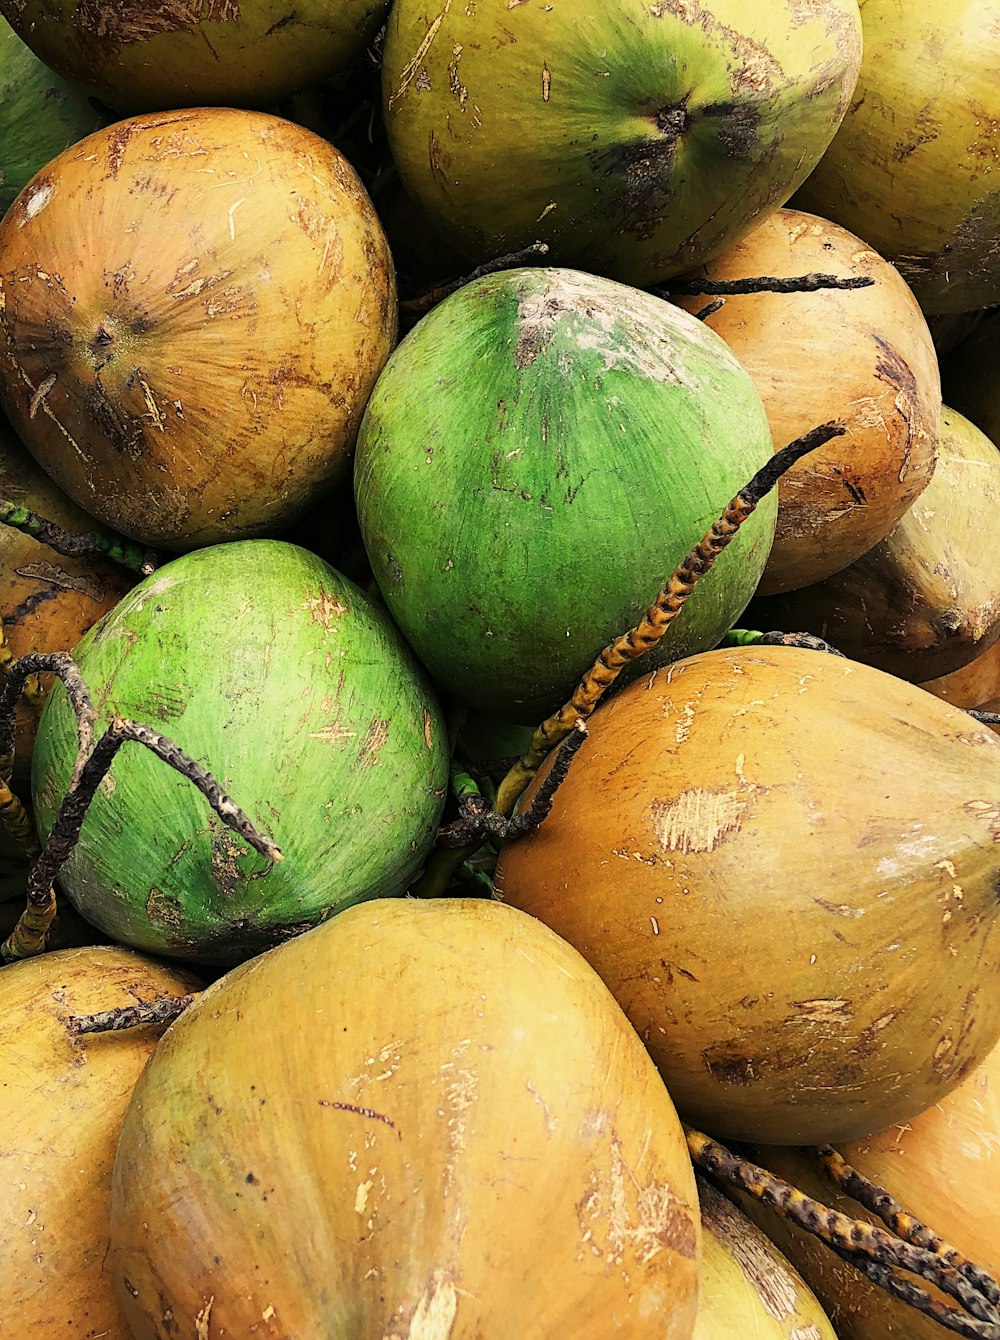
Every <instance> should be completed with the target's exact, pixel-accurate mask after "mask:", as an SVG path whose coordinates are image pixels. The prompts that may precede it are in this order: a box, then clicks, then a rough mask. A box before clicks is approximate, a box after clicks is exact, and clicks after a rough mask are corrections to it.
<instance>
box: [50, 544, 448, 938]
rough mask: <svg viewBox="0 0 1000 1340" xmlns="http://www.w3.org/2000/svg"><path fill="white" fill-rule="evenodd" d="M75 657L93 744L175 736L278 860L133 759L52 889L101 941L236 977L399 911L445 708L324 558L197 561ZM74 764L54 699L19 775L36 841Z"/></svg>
mask: <svg viewBox="0 0 1000 1340" xmlns="http://www.w3.org/2000/svg"><path fill="white" fill-rule="evenodd" d="M74 655H75V658H76V660H77V662H78V664H79V667H80V670H81V672H82V675H83V678H84V680H85V682H86V683H87V685H88V687H89V689H90V691H91V694H92V695H93V698H94V701H95V704H96V706H97V709H98V723H97V724H98V730H100V729H101V728H102V727H104V726H106V725H107V724H108V723H109V721H110V719H111V717H112V716H113V715H114V714H116V713H118V714H121V715H123V716H126V717H131V718H135V719H138V720H140V721H144V722H146V723H148V724H149V725H151V726H152V727H153V728H154V729H156V730H158V731H161V732H162V733H163V734H165V735H167V736H169V737H170V738H171V739H172V740H174V741H175V742H176V743H177V744H178V745H180V747H181V748H182V749H184V750H186V751H187V753H189V754H190V755H192V756H193V757H194V758H195V759H197V760H198V761H199V762H200V763H201V764H203V765H204V766H205V767H207V768H208V769H209V770H210V771H211V772H212V773H213V774H214V776H215V777H216V778H217V779H218V780H219V782H220V783H221V784H222V785H223V787H224V788H225V789H226V790H227V791H228V793H229V794H230V795H231V796H232V797H233V799H234V800H235V801H236V802H237V804H239V805H240V806H241V807H242V808H243V810H244V811H245V813H247V814H248V815H249V817H250V818H251V819H252V820H253V821H254V822H255V823H256V824H257V825H258V827H259V828H261V829H262V830H264V831H265V832H266V833H267V834H268V835H269V836H270V837H272V838H273V839H274V840H275V841H276V842H277V843H278V845H279V847H280V848H281V849H282V851H283V853H284V860H282V861H280V862H278V863H275V864H272V863H271V862H270V861H269V860H268V859H266V858H263V857H261V856H259V855H258V854H257V853H256V852H254V851H252V850H251V849H250V848H249V847H248V846H247V845H246V844H245V843H244V842H243V841H242V839H240V838H237V837H235V836H234V835H233V834H232V833H231V832H230V830H229V829H228V828H225V827H223V826H222V824H221V823H220V821H218V820H217V819H216V817H215V816H214V814H213V813H212V811H211V810H210V809H209V808H208V805H207V802H206V801H205V800H204V798H203V797H202V796H201V794H200V793H199V792H198V791H196V790H195V788H194V787H193V786H192V785H191V784H190V782H188V781H187V780H186V779H185V778H183V777H181V776H180V775H179V774H178V773H176V772H174V771H173V770H172V769H170V768H168V767H166V766H165V765H164V764H163V763H162V762H161V761H160V760H158V759H157V758H155V757H154V756H153V755H152V754H150V753H147V752H146V751H145V750H144V749H142V748H140V747H138V746H136V745H128V746H126V748H125V749H123V750H122V751H121V752H120V753H119V754H118V756H117V757H116V759H115V762H114V765H113V767H112V770H111V772H110V773H109V775H108V778H107V779H106V782H105V783H104V784H103V785H102V787H101V788H100V789H99V792H98V794H97V796H96V798H95V800H94V802H93V805H92V807H91V809H90V811H89V813H88V815H87V818H86V821H85V823H84V826H83V831H82V834H81V837H80V841H79V844H78V846H77V848H76V850H75V851H74V853H73V855H72V856H71V857H70V860H69V861H68V863H67V864H66V866H65V867H64V868H63V871H62V874H61V876H60V878H61V883H62V886H63V888H64V889H65V891H66V893H67V895H68V896H69V898H70V900H71V901H72V903H73V904H74V906H75V907H76V908H77V909H78V910H79V911H80V912H81V913H82V914H83V915H84V916H85V917H86V918H87V919H88V920H89V921H92V922H93V923H94V925H96V926H98V927H99V928H100V929H101V930H103V931H105V932H106V933H107V934H109V935H110V936H112V938H114V939H116V940H120V941H122V942H124V943H127V944H131V945H133V946H135V947H143V948H145V949H148V950H151V951H153V952H156V953H159V954H166V955H172V956H176V957H183V958H190V959H204V960H207V961H209V962H218V963H231V962H235V961H238V960H240V959H243V958H246V957H247V956H248V955H251V954H254V953H257V952H259V951H260V950H262V949H264V948H266V947H267V946H269V945H271V944H273V943H274V942H275V941H277V940H280V939H283V938H286V937H287V936H288V935H290V934H294V933H295V932H296V931H298V930H301V929H303V928H304V927H306V926H309V925H312V924H314V923H316V922H318V921H320V920H322V919H324V918H325V917H327V916H329V915H330V914H331V913H332V912H335V911H337V910H339V909H340V908H342V907H345V906H347V905H348V904H350V903H354V902H358V901H360V900H361V899H365V898H374V897H379V896H386V895H389V896H391V895H394V894H401V893H403V892H405V890H406V888H407V886H408V884H409V882H410V880H411V879H412V877H413V876H414V874H415V873H416V871H417V870H418V869H419V868H420V865H421V863H422V861H423V858H424V856H425V855H426V853H427V851H428V849H429V847H430V845H431V843H432V842H433V840H434V836H435V832H436V828H437V823H438V819H439V816H440V811H441V808H442V804H443V798H444V790H445V786H446V782H447V769H448V761H447V749H446V743H445V733H444V730H443V728H442V723H441V719H440V715H439V709H438V707H437V704H436V702H435V699H434V696H433V695H432V694H431V692H430V691H429V690H428V688H427V686H426V685H425V684H424V682H423V680H422V678H421V676H420V674H419V672H418V670H417V669H416V667H415V665H414V663H413V660H412V657H411V655H410V653H409V652H408V651H407V649H406V648H405V646H404V645H403V643H402V641H401V639H400V638H399V636H398V634H397V633H396V631H395V629H394V628H393V627H392V625H391V623H390V622H389V620H388V619H387V618H386V616H385V615H384V614H383V613H382V612H381V611H380V610H379V609H377V608H376V607H375V606H374V605H373V604H372V602H371V601H370V600H369V599H368V598H367V597H366V596H365V595H364V593H363V592H362V591H360V590H359V589H358V588H357V587H356V586H354V585H353V584H352V583H351V582H349V581H348V580H347V579H346V578H344V577H342V576H340V575H339V574H338V573H337V572H335V571H334V569H332V568H330V567H329V566H328V565H327V564H325V563H324V562H323V561H322V560H321V559H319V558H317V557H315V556H314V555H312V554H310V553H308V552H307V551H306V550H304V549H300V548H298V547H297V546H295V545H290V544H286V543H283V542H280V541H267V540H259V541H242V542H239V543H234V544H228V545H216V546H213V547H212V548H209V549H204V550H198V551H196V552H195V553H192V554H189V555H186V556H185V557H183V558H180V559H177V560H176V561H175V562H173V563H170V564H168V565H167V566H165V567H163V568H161V569H160V570H159V571H158V572H156V573H155V574H154V575H153V576H152V577H150V578H148V579H147V580H146V581H144V582H142V583H141V584H140V585H139V586H137V587H136V588H134V590H133V591H132V592H130V593H129V595H127V596H126V597H125V598H124V599H123V600H122V601H121V602H120V603H119V604H118V605H117V606H116V607H115V609H114V610H112V611H111V612H110V613H109V614H108V615H107V616H106V617H105V618H104V619H102V620H101V622H100V623H99V624H97V625H96V626H95V627H94V628H93V629H92V630H91V631H90V632H89V633H88V634H87V635H86V636H85V637H84V638H83V640H82V641H81V642H80V644H79V646H78V647H77V648H76V651H75V653H74ZM75 754H76V730H75V723H74V718H73V714H72V711H71V708H70V705H69V702H68V700H67V697H66V694H65V692H64V691H63V690H62V688H61V687H59V688H57V689H55V690H54V691H53V692H52V694H51V695H50V698H49V702H48V703H47V705H46V709H45V711H44V713H43V716H42V721H41V723H40V727H39V734H38V740H37V743H36V746H35V756H34V760H33V791H34V800H35V810H36V814H37V817H38V821H39V826H40V828H41V830H42V832H43V833H45V834H47V833H48V832H49V830H50V829H51V826H52V822H53V818H54V815H55V811H56V808H57V806H58V804H59V802H60V801H61V800H62V797H63V795H64V794H65V792H66V789H67V786H68V784H69V781H70V776H71V773H72V770H73V761H74V757H75Z"/></svg>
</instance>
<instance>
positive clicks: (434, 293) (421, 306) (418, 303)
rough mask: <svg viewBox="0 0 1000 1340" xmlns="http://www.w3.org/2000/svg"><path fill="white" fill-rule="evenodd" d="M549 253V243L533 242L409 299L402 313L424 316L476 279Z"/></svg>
mask: <svg viewBox="0 0 1000 1340" xmlns="http://www.w3.org/2000/svg"><path fill="white" fill-rule="evenodd" d="M548 252H549V248H548V243H546V242H532V244H531V246H529V247H522V248H521V250H520V251H512V252H509V253H508V254H507V255H506V256H497V257H496V259H495V260H492V261H487V262H486V263H485V264H484V265H480V266H477V268H476V269H475V270H473V271H472V272H471V273H470V274H467V275H462V276H461V278H460V279H453V280H451V282H450V283H448V284H441V285H439V286H438V287H437V288H432V289H428V290H427V292H426V293H421V294H420V296H419V297H418V298H407V300H406V301H405V302H401V303H400V304H399V308H400V311H401V312H405V313H407V314H408V315H410V316H423V315H424V314H425V313H427V312H429V311H430V310H431V308H432V307H437V305H438V303H442V302H444V300H445V298H450V297H451V295H452V294H453V293H457V292H458V290H459V289H460V288H465V286H466V284H471V283H472V282H473V280H474V279H483V278H484V277H485V276H486V275H492V274H496V273H497V271H498V270H510V269H513V267H514V266H516V265H524V264H525V262H526V261H532V260H535V259H537V258H539V257H541V256H547V255H548Z"/></svg>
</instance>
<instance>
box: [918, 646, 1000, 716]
mask: <svg viewBox="0 0 1000 1340" xmlns="http://www.w3.org/2000/svg"><path fill="white" fill-rule="evenodd" d="M920 687H921V688H922V689H926V690H927V692H928V693H933V694H934V696H935V697H936V698H943V699H944V701H945V702H946V703H953V704H954V705H955V707H976V708H979V709H980V710H981V711H984V712H996V711H1000V643H997V642H994V644H993V646H992V647H990V649H989V650H988V651H984V652H983V653H982V655H980V656H977V657H976V659H975V660H974V661H970V662H969V664H968V665H963V666H962V668H961V670H953V671H952V672H951V674H950V675H942V676H941V678H940V679H929V680H927V681H926V682H925V683H923V684H921V686H920Z"/></svg>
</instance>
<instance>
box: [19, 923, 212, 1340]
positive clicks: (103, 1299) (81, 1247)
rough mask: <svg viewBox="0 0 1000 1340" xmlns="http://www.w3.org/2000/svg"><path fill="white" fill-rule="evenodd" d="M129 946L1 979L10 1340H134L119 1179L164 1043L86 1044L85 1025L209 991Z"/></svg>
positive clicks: (121, 1036) (59, 958) (132, 1037)
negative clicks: (117, 1280)
mask: <svg viewBox="0 0 1000 1340" xmlns="http://www.w3.org/2000/svg"><path fill="white" fill-rule="evenodd" d="M196 985H197V984H196V982H195V979H194V978H192V977H191V976H189V975H188V974H187V973H182V972H179V971H178V970H176V969H174V968H167V967H165V966H163V965H162V964H159V963H155V962H153V961H152V960H151V959H147V958H143V957H141V956H140V955H139V954H133V953H132V952H131V951H130V950H125V949H119V948H117V947H111V946H109V947H107V948H95V949H65V950H61V951H59V952H57V953H50V954H43V955H42V956H41V957H40V958H35V959H28V960H25V961H24V962H22V963H15V964H12V965H10V966H9V967H6V968H3V969H2V970H0V1018H2V1019H3V1045H2V1046H0V1132H2V1136H0V1185H2V1186H3V1194H2V1195H0V1298H2V1299H3V1307H2V1310H0V1336H3V1337H4V1340H13V1338H14V1337H15V1336H29V1335H32V1336H38V1337H39V1340H41V1338H42V1337H44V1340H98V1338H99V1337H100V1340H130V1334H129V1330H128V1327H127V1326H126V1324H125V1321H124V1318H123V1317H122V1315H121V1313H120V1312H119V1310H118V1305H117V1303H116V1301H115V1294H114V1287H113V1275H112V1271H111V1268H110V1264H109V1260H108V1242H109V1223H108V1207H109V1204H110V1200H111V1169H112V1164H113V1162H114V1157H115V1148H116V1146H117V1144H118V1134H119V1131H120V1129H121V1124H122V1120H123V1118H124V1116H125V1109H126V1107H127V1106H128V1103H129V1099H130V1098H131V1096H132V1090H133V1088H134V1087H135V1083H136V1080H137V1079H138V1078H139V1075H140V1072H141V1071H142V1068H143V1066H144V1065H145V1064H146V1062H147V1060H148V1059H149V1056H150V1054H151V1053H152V1051H153V1048H154V1047H155V1046H156V1042H157V1038H158V1036H159V1032H160V1030H158V1029H152V1028H149V1027H144V1028H139V1029H133V1030H131V1031H129V1032H127V1033H115V1034H105V1035H103V1036H101V1035H92V1036H83V1037H76V1036H74V1035H73V1034H71V1032H70V1029H69V1026H68V1022H67V1021H68V1020H69V1018H70V1016H71V1015H75V1014H91V1013H96V1012H97V1011H100V1010H109V1009H117V1008H119V1007H121V1006H123V1005H134V1004H135V1003H136V1002H137V1001H144V1000H154V999H155V998H156V997H157V996H164V995H184V994H185V993H186V992H188V991H192V990H194V989H196Z"/></svg>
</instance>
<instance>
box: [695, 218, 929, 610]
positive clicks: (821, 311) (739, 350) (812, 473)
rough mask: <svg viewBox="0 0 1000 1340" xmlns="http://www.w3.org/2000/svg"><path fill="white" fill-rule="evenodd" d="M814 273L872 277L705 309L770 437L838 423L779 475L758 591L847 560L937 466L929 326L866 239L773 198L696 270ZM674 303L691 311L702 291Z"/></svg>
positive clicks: (722, 274) (878, 534)
mask: <svg viewBox="0 0 1000 1340" xmlns="http://www.w3.org/2000/svg"><path fill="white" fill-rule="evenodd" d="M817 272H818V273H823V274H833V275H837V276H839V277H842V278H851V277H861V278H871V279H874V280H875V283H874V284H873V285H872V286H871V287H869V288H864V289H851V290H833V289H827V290H821V291H820V292H817V293H791V294H775V293H761V294H748V295H745V296H740V297H727V298H726V300H725V305H724V306H723V307H722V308H720V310H719V311H718V312H716V313H714V314H713V315H712V316H709V317H708V318H707V324H708V325H709V326H711V327H712V329H713V330H715V331H717V332H718V334H720V335H721V336H722V337H723V339H724V340H725V341H726V343H727V344H729V346H730V347H731V348H732V350H733V352H734V353H735V354H736V356H737V357H738V358H739V359H740V361H741V362H742V363H743V364H744V366H745V367H746V368H747V371H748V372H749V373H750V376H751V377H752V379H753V382H754V385H755V386H756V388H757V390H758V392H759V393H760V396H761V399H762V400H763V401H764V406H765V408H766V410H767V415H768V421H769V423H770V425H771V435H772V437H773V438H774V444H775V447H776V448H779V447H783V446H784V445H785V443H786V442H791V441H793V440H794V439H795V438H797V437H799V436H800V435H801V434H802V433H804V432H806V431H808V429H809V428H811V427H812V426H813V425H814V424H817V423H823V422H824V421H826V420H828V419H836V420H842V421H843V422H844V423H845V424H846V426H847V433H846V434H845V436H843V437H838V438H836V439H835V440H834V441H833V442H830V443H828V444H827V446H825V447H823V448H822V449H821V450H819V451H817V452H815V453H813V454H812V455H810V456H808V457H807V458H806V459H805V460H802V461H800V462H799V463H798V465H796V466H795V467H794V468H793V469H791V470H790V471H789V472H788V474H787V475H786V476H785V477H784V478H783V479H782V481H781V484H780V485H779V487H778V525H777V531H776V534H775V541H774V547H773V548H772V550H771V556H770V558H769V560H768V565H767V568H766V569H765V572H764V576H763V578H762V579H761V584H760V593H761V594H762V595H767V594H771V593H772V592H775V591H789V590H794V589H796V588H798V587H801V586H808V585H810V584H812V583H813V582H818V581H822V580H823V578H824V577H827V576H829V575H830V573H833V572H837V571H838V570H839V569H840V568H843V567H846V566H847V564H848V563H853V562H854V560H855V559H856V558H859V557H860V556H861V555H862V554H863V553H865V552H866V551H867V550H868V549H870V548H871V547H872V545H873V544H877V543H878V541H879V540H881V539H882V538H883V536H885V535H887V534H888V533H889V531H890V530H891V529H892V528H893V526H894V525H895V524H896V522H897V521H898V520H899V519H900V517H901V516H902V515H903V513H904V512H905V511H906V509H907V508H908V507H909V506H910V504H911V503H912V502H913V501H914V500H915V499H916V498H917V497H919V495H920V493H921V492H922V491H923V489H924V487H925V486H926V484H927V482H928V480H929V479H930V477H931V472H932V470H933V467H934V452H935V448H936V445H937V434H938V417H939V414H940V409H941V386H940V379H939V375H938V365H937V357H936V355H935V352H934V345H933V342H932V340H931V335H930V331H929V330H928V328H927V322H926V320H925V319H924V317H923V315H922V314H921V311H920V308H919V307H918V306H917V303H916V301H915V299H914V298H913V295H912V294H911V293H910V291H909V289H908V288H907V287H906V285H905V284H904V282H903V280H902V279H901V278H900V276H899V274H898V273H897V271H896V270H894V269H893V267H892V266H891V265H889V264H888V263H887V262H886V261H884V260H882V258H881V257H880V256H879V255H877V254H876V252H874V251H873V250H872V249H871V248H870V247H869V246H867V245H866V244H865V243H864V242H861V241H859V239H858V238H856V237H854V236H853V235H852V234H851V233H848V232H845V230H844V229H843V228H838V227H837V226H836V225H835V224H832V223H828V222H827V221H826V220H825V219H818V218H816V217H815V216H814V215H811V214H803V213H801V212H799V211H797V210H791V209H782V210H779V211H778V212H777V213H776V214H774V215H772V216H771V217H770V218H769V219H767V220H766V221H765V222H764V223H762V224H761V225H760V226H759V227H758V228H756V229H755V230H754V231H753V232H752V233H750V234H749V236H747V237H745V238H744V239H743V241H742V242H738V243H737V244H736V245H735V246H733V247H730V249H729V250H728V251H727V252H725V253H724V254H723V255H722V256H720V257H719V258H718V260H715V261H713V262H711V263H710V264H709V265H707V266H705V267H704V268H703V269H701V270H699V271H698V272H697V275H696V276H695V277H696V278H698V279H701V278H708V279H713V280H715V279H746V278H748V277H753V276H757V275H775V276H777V277H779V278H792V277H795V276H799V275H806V274H812V273H817ZM675 301H677V302H678V303H679V304H680V305H681V306H683V307H685V308H687V310H688V311H691V312H697V311H699V310H700V309H701V308H703V307H705V305H706V304H707V302H708V299H707V298H705V297H701V296H699V297H687V298H677V299H675Z"/></svg>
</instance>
